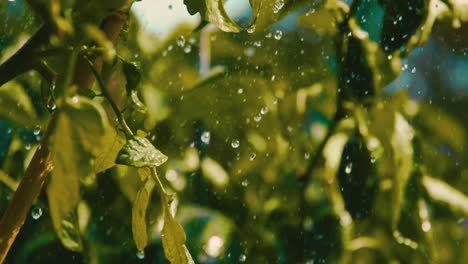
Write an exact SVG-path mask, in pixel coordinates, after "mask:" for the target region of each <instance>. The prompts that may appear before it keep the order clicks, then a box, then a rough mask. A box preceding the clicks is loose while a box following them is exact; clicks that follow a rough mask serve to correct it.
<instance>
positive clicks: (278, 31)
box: [275, 29, 283, 40]
mask: <svg viewBox="0 0 468 264" xmlns="http://www.w3.org/2000/svg"><path fill="white" fill-rule="evenodd" d="M282 37H283V32H282V31H281V30H279V29H278V30H276V32H275V39H276V40H280V39H281V38H282Z"/></svg>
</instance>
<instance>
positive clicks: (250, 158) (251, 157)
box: [249, 152, 257, 161]
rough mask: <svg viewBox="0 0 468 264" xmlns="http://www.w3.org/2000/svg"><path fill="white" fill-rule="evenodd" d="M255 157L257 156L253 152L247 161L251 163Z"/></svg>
mask: <svg viewBox="0 0 468 264" xmlns="http://www.w3.org/2000/svg"><path fill="white" fill-rule="evenodd" d="M255 157H257V154H255V152H252V153H250V156H249V160H250V161H252V160H254V159H255Z"/></svg>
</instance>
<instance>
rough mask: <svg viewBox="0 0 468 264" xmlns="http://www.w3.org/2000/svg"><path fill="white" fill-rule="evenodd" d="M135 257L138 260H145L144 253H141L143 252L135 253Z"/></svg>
mask: <svg viewBox="0 0 468 264" xmlns="http://www.w3.org/2000/svg"><path fill="white" fill-rule="evenodd" d="M136 257H137V258H138V259H144V258H145V251H143V250H142V251H138V252H137V253H136Z"/></svg>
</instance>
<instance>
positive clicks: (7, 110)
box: [0, 81, 36, 126]
mask: <svg viewBox="0 0 468 264" xmlns="http://www.w3.org/2000/svg"><path fill="white" fill-rule="evenodd" d="M0 118H5V119H9V120H11V121H13V122H15V123H17V124H19V125H23V126H31V125H32V124H33V123H34V121H35V118H36V112H35V111H34V108H33V106H32V103H31V100H30V98H29V96H28V95H27V94H26V92H25V91H24V89H23V87H22V86H21V85H20V84H19V83H17V82H15V81H11V82H8V83H6V84H5V85H3V86H2V87H0Z"/></svg>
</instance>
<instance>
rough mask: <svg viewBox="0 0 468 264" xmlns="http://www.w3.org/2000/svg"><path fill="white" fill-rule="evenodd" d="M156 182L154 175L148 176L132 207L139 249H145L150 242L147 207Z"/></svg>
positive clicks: (133, 225)
mask: <svg viewBox="0 0 468 264" xmlns="http://www.w3.org/2000/svg"><path fill="white" fill-rule="evenodd" d="M155 185H156V182H155V181H154V179H153V178H152V177H146V179H145V181H144V182H143V186H141V188H140V190H139V191H138V193H137V195H136V198H135V201H134V202H133V208H132V232H133V239H134V240H135V244H136V247H137V249H138V251H143V250H144V249H145V247H146V245H147V244H148V229H147V226H146V209H147V208H148V204H149V201H150V198H151V193H152V192H153V189H154V186H155Z"/></svg>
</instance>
